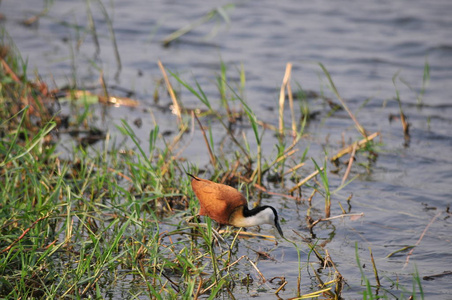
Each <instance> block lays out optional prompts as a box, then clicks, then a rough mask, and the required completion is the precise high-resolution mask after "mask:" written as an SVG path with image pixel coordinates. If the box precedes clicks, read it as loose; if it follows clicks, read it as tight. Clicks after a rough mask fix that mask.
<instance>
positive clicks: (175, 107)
mask: <svg viewBox="0 0 452 300" xmlns="http://www.w3.org/2000/svg"><path fill="white" fill-rule="evenodd" d="M157 63H158V65H159V68H160V71H161V72H162V75H163V79H164V80H165V84H166V88H167V89H168V92H169V94H170V97H171V100H172V101H173V113H174V114H175V115H176V116H177V121H178V122H179V125H181V124H182V113H181V108H180V105H179V102H178V101H177V98H176V94H174V90H173V87H172V86H171V82H170V81H169V79H168V76H167V75H166V71H165V67H164V66H163V64H162V62H161V61H160V60H159V61H158V62H157Z"/></svg>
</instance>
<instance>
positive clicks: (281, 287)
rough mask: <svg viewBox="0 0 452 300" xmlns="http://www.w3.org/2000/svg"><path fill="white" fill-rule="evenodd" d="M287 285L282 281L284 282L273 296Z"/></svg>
mask: <svg viewBox="0 0 452 300" xmlns="http://www.w3.org/2000/svg"><path fill="white" fill-rule="evenodd" d="M286 284H287V281H286V280H284V282H283V283H282V284H281V286H280V287H279V288H278V289H277V290H276V292H275V294H278V293H279V292H280V291H281V290H282V289H283V288H284V287H285V286H286Z"/></svg>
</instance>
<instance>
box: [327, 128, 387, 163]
mask: <svg viewBox="0 0 452 300" xmlns="http://www.w3.org/2000/svg"><path fill="white" fill-rule="evenodd" d="M379 135H380V132H375V133H372V134H371V135H369V136H367V137H366V138H364V139H362V140H360V141H359V142H358V146H357V149H360V148H362V147H363V146H364V145H365V144H366V143H368V142H369V141H371V140H373V139H374V138H376V137H377V136H379ZM355 144H356V143H355ZM355 144H353V145H350V146H348V147H345V148H343V149H342V150H340V151H339V152H338V153H337V154H336V155H335V156H333V157H332V158H331V159H330V160H331V161H335V160H337V159H339V158H341V157H342V156H344V155H345V154H347V153H350V152H352V151H353V147H355Z"/></svg>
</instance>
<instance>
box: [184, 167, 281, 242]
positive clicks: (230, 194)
mask: <svg viewBox="0 0 452 300" xmlns="http://www.w3.org/2000/svg"><path fill="white" fill-rule="evenodd" d="M187 175H189V176H191V177H192V178H193V179H192V180H191V186H192V188H193V191H194V192H195V195H196V197H198V199H199V203H200V205H201V210H200V211H199V215H201V216H208V217H210V218H211V219H213V220H215V221H216V222H217V223H219V224H220V225H232V226H235V227H250V226H257V225H263V224H270V225H273V226H275V227H276V229H277V230H278V232H279V234H280V235H281V236H282V237H284V235H283V232H282V230H281V227H280V226H279V220H278V212H277V211H276V209H275V208H273V207H271V206H267V205H266V206H259V207H256V208H253V209H251V210H250V209H248V204H247V202H246V199H245V197H244V196H243V195H242V194H241V193H240V192H239V191H238V190H236V189H235V188H233V187H231V186H228V185H224V184H221V183H215V182H213V181H210V180H206V179H201V178H198V177H196V176H193V175H191V174H188V173H187Z"/></svg>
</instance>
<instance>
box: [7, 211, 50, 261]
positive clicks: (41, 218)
mask: <svg viewBox="0 0 452 300" xmlns="http://www.w3.org/2000/svg"><path fill="white" fill-rule="evenodd" d="M48 217H49V214H47V215H45V216H43V217H40V218H39V219H37V220H36V221H34V222H33V224H31V226H30V227H28V228H27V229H25V230H24V232H22V234H21V235H20V236H19V237H18V238H17V239H16V240H15V241H14V242H12V243H11V245H9V246H8V247H6V248H5V249H3V250H2V251H0V254H1V253H5V252H6V251H9V250H10V249H11V248H12V247H13V246H14V245H15V244H17V243H18V242H19V241H20V240H21V239H23V238H24V237H25V235H26V234H27V233H28V232H29V231H30V230H32V229H33V227H35V225H36V224H38V222H40V221H42V220H44V219H47V218H48Z"/></svg>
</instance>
